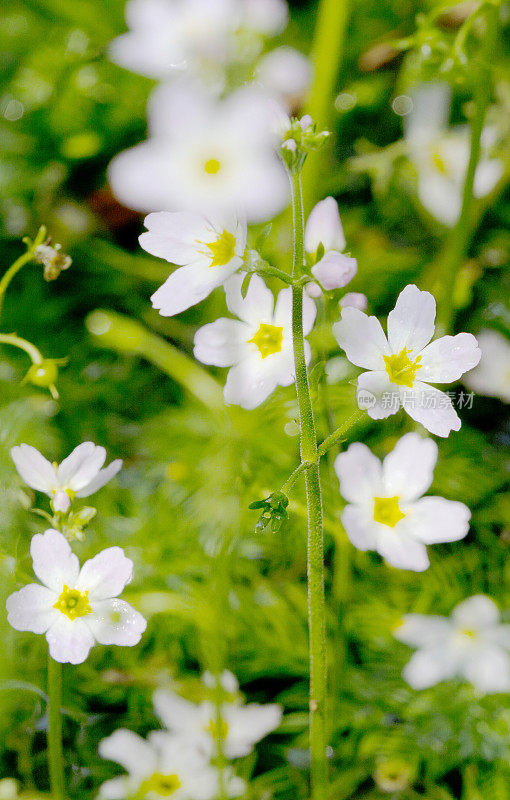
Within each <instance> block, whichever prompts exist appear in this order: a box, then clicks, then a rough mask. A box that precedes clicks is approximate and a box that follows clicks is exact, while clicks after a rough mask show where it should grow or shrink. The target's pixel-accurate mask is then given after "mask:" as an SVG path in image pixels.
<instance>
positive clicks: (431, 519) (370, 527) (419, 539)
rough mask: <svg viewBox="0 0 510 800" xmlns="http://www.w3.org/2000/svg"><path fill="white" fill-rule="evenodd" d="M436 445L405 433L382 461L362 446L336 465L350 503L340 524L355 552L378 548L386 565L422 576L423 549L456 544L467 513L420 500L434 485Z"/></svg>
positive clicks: (450, 504)
mask: <svg viewBox="0 0 510 800" xmlns="http://www.w3.org/2000/svg"><path fill="white" fill-rule="evenodd" d="M437 452H438V451H437V445H436V443H435V442H433V441H432V439H422V438H421V436H419V435H418V434H417V433H407V434H406V435H405V436H402V438H401V439H400V440H399V441H398V442H397V444H396V445H395V447H394V449H393V450H392V451H391V453H389V454H388V455H387V456H386V458H385V459H384V461H383V462H382V463H381V462H380V461H379V459H378V458H377V457H376V456H375V455H374V454H373V453H372V452H371V450H370V449H369V448H368V447H367V446H366V445H364V444H361V442H356V443H355V444H351V445H350V446H349V448H348V449H347V451H346V452H345V453H340V455H339V456H337V458H336V461H335V471H336V473H337V475H338V478H339V481H340V492H341V493H342V495H343V497H345V499H346V500H347V502H348V505H347V506H346V507H345V509H344V510H343V512H342V523H343V525H344V527H345V530H346V532H347V535H348V537H349V539H350V541H351V542H352V544H353V545H354V546H355V547H357V548H358V549H359V550H376V551H377V552H378V553H380V555H382V556H383V558H385V559H386V561H387V562H388V564H391V566H393V567H399V568H400V569H411V570H415V571H416V572H422V571H423V570H425V569H427V568H428V566H429V564H430V562H429V559H428V555H427V548H426V545H428V544H438V543H440V542H455V541H458V540H459V539H463V538H464V536H466V534H467V532H468V530H469V520H470V517H471V512H470V511H469V508H467V506H465V505H464V504H463V503H458V502H456V501H453V500H445V498H444V497H422V495H423V494H424V493H425V492H426V491H427V490H428V489H429V487H430V484H431V483H432V476H433V473H434V467H435V464H436V461H437Z"/></svg>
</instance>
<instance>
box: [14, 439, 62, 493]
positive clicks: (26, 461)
mask: <svg viewBox="0 0 510 800" xmlns="http://www.w3.org/2000/svg"><path fill="white" fill-rule="evenodd" d="M11 458H12V460H13V461H14V465H15V467H16V469H17V470H18V472H19V474H20V475H21V477H22V478H23V480H24V481H25V483H26V484H27V485H28V486H31V487H32V489H36V490H37V491H38V492H45V493H46V494H51V491H52V489H55V488H56V487H57V486H58V479H57V473H56V470H55V467H54V466H53V464H50V462H49V461H47V460H46V459H45V458H44V456H42V455H41V453H40V452H39V450H36V449H35V447H31V445H29V444H20V445H19V446H18V447H13V448H12V449H11Z"/></svg>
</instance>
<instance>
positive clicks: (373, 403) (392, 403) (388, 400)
mask: <svg viewBox="0 0 510 800" xmlns="http://www.w3.org/2000/svg"><path fill="white" fill-rule="evenodd" d="M356 399H357V401H358V406H359V407H360V408H364V409H365V410H366V412H367V414H368V416H369V417H372V419H386V417H390V416H391V415H392V414H396V413H397V411H398V410H399V408H400V390H399V387H398V386H396V385H395V384H394V383H391V382H390V379H389V378H388V373H387V372H382V371H377V372H363V373H362V374H361V375H360V376H359V378H358V388H357V391H356Z"/></svg>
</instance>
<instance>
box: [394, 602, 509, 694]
mask: <svg viewBox="0 0 510 800" xmlns="http://www.w3.org/2000/svg"><path fill="white" fill-rule="evenodd" d="M394 636H395V637H396V638H397V639H398V640H399V641H401V642H404V643H405V644H408V645H410V646H411V647H416V648H418V649H417V652H416V653H415V654H414V655H413V657H412V658H411V660H410V661H409V663H408V664H407V666H406V667H405V668H404V671H403V677H404V678H405V680H406V681H407V682H408V683H409V684H410V685H411V686H412V687H413V688H414V689H425V688H427V687H429V686H433V685H434V684H436V683H439V682H440V681H444V680H449V679H452V678H456V677H457V678H463V679H465V680H467V681H469V683H471V684H473V686H474V687H475V689H476V690H477V691H478V692H480V693H482V694H485V693H491V692H508V691H510V625H502V624H501V622H500V613H499V610H498V607H497V605H496V604H495V603H494V601H493V600H491V599H490V597H486V596H485V595H481V594H480V595H475V596H474V597H469V598H468V599H467V600H463V601H462V603H459V604H458V605H457V606H456V607H455V608H454V609H453V611H452V613H451V615H450V616H449V617H439V616H432V615H426V614H406V615H405V616H404V618H403V620H402V623H401V624H400V625H399V626H398V627H397V628H396V629H395V631H394Z"/></svg>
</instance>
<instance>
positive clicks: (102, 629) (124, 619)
mask: <svg viewBox="0 0 510 800" xmlns="http://www.w3.org/2000/svg"><path fill="white" fill-rule="evenodd" d="M84 619H85V622H86V623H87V625H88V626H89V628H90V630H91V631H92V635H93V636H94V638H95V640H96V641H97V642H99V644H117V645H123V646H126V647H133V646H134V645H136V644H138V642H139V641H140V639H141V637H142V633H144V631H145V629H146V628H147V621H146V620H145V619H144V617H142V615H141V614H140V613H139V612H138V611H136V610H135V609H134V608H133V607H132V606H130V605H129V603H126V601H125V600H119V599H118V598H114V599H112V600H102V601H100V602H94V603H93V604H92V614H87V616H86V617H85V618H84Z"/></svg>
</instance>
